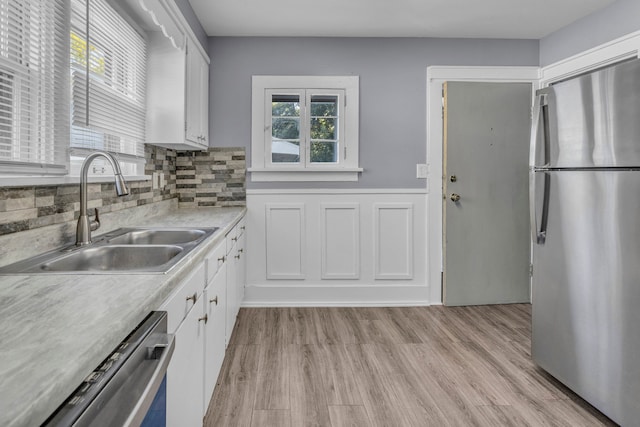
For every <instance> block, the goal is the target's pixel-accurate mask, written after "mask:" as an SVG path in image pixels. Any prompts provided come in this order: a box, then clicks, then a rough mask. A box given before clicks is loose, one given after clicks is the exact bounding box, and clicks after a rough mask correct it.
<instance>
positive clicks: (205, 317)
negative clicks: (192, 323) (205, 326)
mask: <svg viewBox="0 0 640 427" xmlns="http://www.w3.org/2000/svg"><path fill="white" fill-rule="evenodd" d="M203 320H204V323H207V320H209V316H207V315H206V314H205V315H204V316H202V317H199V318H198V322H202V321H203Z"/></svg>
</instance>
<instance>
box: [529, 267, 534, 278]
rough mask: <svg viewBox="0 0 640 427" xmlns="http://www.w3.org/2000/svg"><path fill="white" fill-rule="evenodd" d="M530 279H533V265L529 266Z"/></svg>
mask: <svg viewBox="0 0 640 427" xmlns="http://www.w3.org/2000/svg"><path fill="white" fill-rule="evenodd" d="M529 277H533V264H529Z"/></svg>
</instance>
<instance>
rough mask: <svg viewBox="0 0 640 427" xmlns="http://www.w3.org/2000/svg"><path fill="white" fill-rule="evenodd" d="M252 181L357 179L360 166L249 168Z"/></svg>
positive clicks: (360, 169) (352, 180)
mask: <svg viewBox="0 0 640 427" xmlns="http://www.w3.org/2000/svg"><path fill="white" fill-rule="evenodd" d="M247 172H250V173H251V181H253V182H282V181H308V182H335V181H350V182H355V181H358V174H359V173H360V172H362V168H357V169H343V170H339V169H330V170H329V169H327V170H314V169H311V168H304V169H296V170H282V169H264V168H262V169H258V168H249V169H247Z"/></svg>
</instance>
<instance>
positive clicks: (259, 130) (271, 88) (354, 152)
mask: <svg viewBox="0 0 640 427" xmlns="http://www.w3.org/2000/svg"><path fill="white" fill-rule="evenodd" d="M274 92H275V93H277V94H280V93H282V94H287V93H300V94H301V101H302V100H303V99H304V102H305V104H308V105H310V104H309V103H310V99H311V96H313V95H325V94H332V95H338V96H339V98H340V100H339V102H340V103H341V107H342V108H343V112H342V114H339V116H341V120H339V122H338V126H339V128H340V130H339V132H340V134H339V138H338V140H339V141H340V143H342V146H339V147H338V151H339V155H338V159H339V160H338V162H337V163H326V164H322V163H311V161H310V150H309V148H310V135H309V134H310V132H309V129H308V128H309V126H310V120H309V118H310V116H309V114H310V107H309V108H308V110H309V112H307V108H306V107H305V108H304V111H305V112H304V116H305V117H301V143H300V159H301V161H300V162H299V163H293V164H288V163H286V162H276V163H273V162H272V157H271V99H272V98H271V94H273V93H274ZM251 96H252V106H251V167H250V168H249V169H248V172H250V173H251V180H252V181H256V182H268V181H357V180H358V177H359V173H360V172H362V170H363V169H362V168H361V167H360V166H359V77H358V76H253V77H252V95H251ZM307 122H308V123H307ZM303 123H304V129H302V127H303ZM303 134H304V139H305V141H304V144H303V142H302V139H303Z"/></svg>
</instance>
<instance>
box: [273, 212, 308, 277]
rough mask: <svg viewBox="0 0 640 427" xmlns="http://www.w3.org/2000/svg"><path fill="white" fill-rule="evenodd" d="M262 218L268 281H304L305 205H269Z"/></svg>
mask: <svg viewBox="0 0 640 427" xmlns="http://www.w3.org/2000/svg"><path fill="white" fill-rule="evenodd" d="M265 218H266V249H267V252H266V256H267V279H285V280H291V279H293V280H296V279H297V280H301V279H304V278H305V271H304V266H305V264H306V262H305V249H306V243H305V235H306V229H305V213H304V203H268V204H266V205H265Z"/></svg>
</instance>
